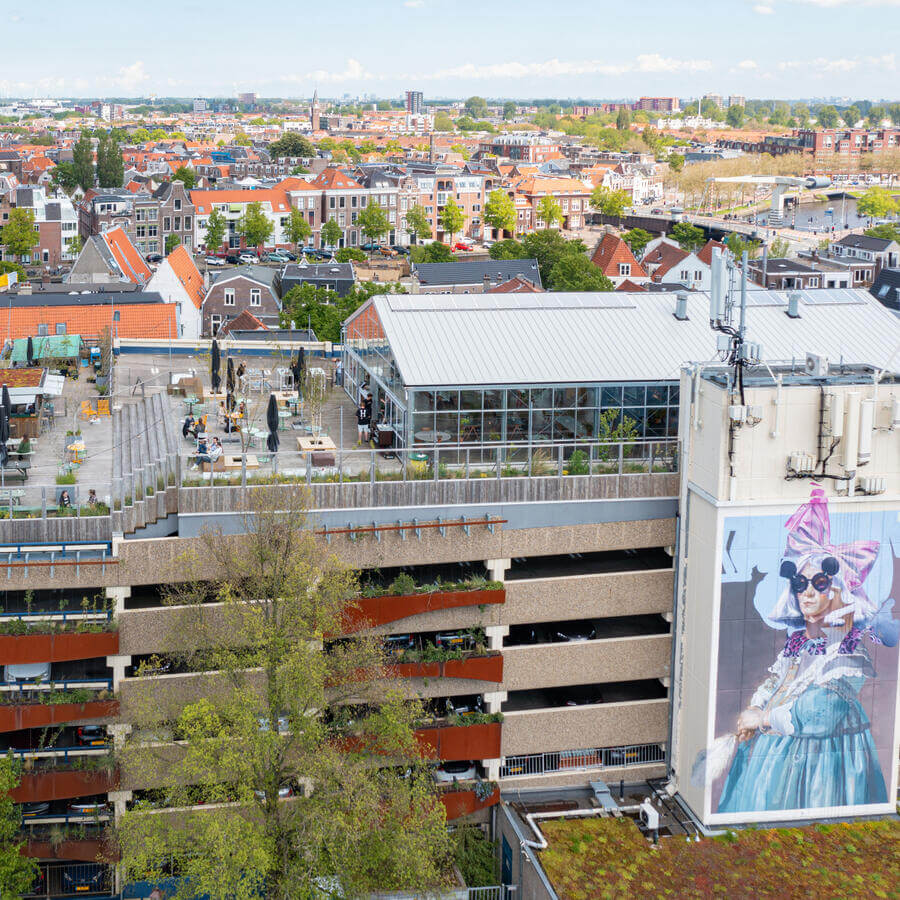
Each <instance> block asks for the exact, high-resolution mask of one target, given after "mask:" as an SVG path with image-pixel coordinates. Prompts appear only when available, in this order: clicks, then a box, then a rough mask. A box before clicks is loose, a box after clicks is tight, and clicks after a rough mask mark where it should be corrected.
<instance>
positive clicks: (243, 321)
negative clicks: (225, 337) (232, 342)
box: [219, 309, 269, 334]
mask: <svg viewBox="0 0 900 900" xmlns="http://www.w3.org/2000/svg"><path fill="white" fill-rule="evenodd" d="M268 330H269V329H268V328H267V327H266V326H265V325H264V324H263V323H262V322H261V321H260V320H259V319H257V318H256V316H254V315H253V313H251V312H250V311H249V310H246V309H244V310H241V312H239V313H238V315H237V317H236V318H234V319H232V320H231V321H230V322H228V323H226V324H225V325H223V326H222V327H221V328H220V329H219V334H229V333H230V332H232V331H268Z"/></svg>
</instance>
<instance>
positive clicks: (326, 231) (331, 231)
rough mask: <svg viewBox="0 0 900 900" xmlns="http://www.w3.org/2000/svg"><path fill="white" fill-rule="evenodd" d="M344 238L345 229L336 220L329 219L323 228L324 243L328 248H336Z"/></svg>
mask: <svg viewBox="0 0 900 900" xmlns="http://www.w3.org/2000/svg"><path fill="white" fill-rule="evenodd" d="M343 236H344V229H343V228H341V226H340V225H338V223H337V222H335V221H334V219H329V220H328V221H327V222H326V223H325V224H324V225H323V226H322V243H323V244H324V245H325V246H326V247H336V246H337V245H338V244H339V243H340V241H341V238H342V237H343Z"/></svg>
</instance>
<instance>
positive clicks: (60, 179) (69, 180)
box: [50, 162, 78, 194]
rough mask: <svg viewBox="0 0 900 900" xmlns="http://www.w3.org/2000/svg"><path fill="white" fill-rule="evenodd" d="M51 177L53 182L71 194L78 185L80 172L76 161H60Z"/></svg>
mask: <svg viewBox="0 0 900 900" xmlns="http://www.w3.org/2000/svg"><path fill="white" fill-rule="evenodd" d="M50 178H51V180H52V182H53V184H54V185H55V186H56V187H57V188H59V189H60V190H62V191H64V192H65V193H66V194H71V193H72V191H74V190H75V188H77V187H78V172H77V171H76V169H75V163H74V162H61V163H58V164H57V165H56V166H55V167H54V169H53V172H52V174H51V176H50Z"/></svg>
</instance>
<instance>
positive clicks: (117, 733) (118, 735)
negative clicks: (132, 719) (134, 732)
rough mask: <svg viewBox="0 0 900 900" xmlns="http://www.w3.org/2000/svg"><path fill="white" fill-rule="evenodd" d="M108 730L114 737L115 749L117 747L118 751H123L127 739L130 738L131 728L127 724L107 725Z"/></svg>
mask: <svg viewBox="0 0 900 900" xmlns="http://www.w3.org/2000/svg"><path fill="white" fill-rule="evenodd" d="M106 730H107V732H108V733H109V734H111V735H112V739H113V747H115V749H116V751H119V750H121V749H122V746H123V744H124V743H125V738H126V737H128V735H129V734H131V726H130V725H127V724H125V723H117V724H115V725H107V726H106Z"/></svg>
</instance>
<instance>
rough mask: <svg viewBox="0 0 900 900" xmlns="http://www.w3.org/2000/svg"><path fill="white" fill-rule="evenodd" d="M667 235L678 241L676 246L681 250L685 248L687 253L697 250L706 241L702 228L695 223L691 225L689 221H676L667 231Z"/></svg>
mask: <svg viewBox="0 0 900 900" xmlns="http://www.w3.org/2000/svg"><path fill="white" fill-rule="evenodd" d="M669 237H670V238H672V240H675V241H678V246H679V247H681V249H682V250H687V251H688V253H693V252H694V251H695V250H699V249H700V248H701V247H702V246H703V245H704V244H705V243H706V237H705V235H704V234H703V230H702V229H701V228H698V227H697V226H696V225H691V223H690V222H676V223H675V224H674V225H673V226H672V230H671V231H670V232H669Z"/></svg>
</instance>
